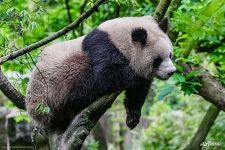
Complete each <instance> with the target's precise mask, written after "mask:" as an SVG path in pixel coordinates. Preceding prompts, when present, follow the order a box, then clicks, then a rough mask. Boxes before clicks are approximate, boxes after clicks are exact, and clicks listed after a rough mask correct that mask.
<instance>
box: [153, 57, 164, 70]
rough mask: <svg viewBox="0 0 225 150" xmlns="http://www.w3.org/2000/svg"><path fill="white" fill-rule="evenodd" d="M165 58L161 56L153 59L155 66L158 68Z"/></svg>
mask: <svg viewBox="0 0 225 150" xmlns="http://www.w3.org/2000/svg"><path fill="white" fill-rule="evenodd" d="M162 61H163V59H162V58H161V57H159V56H158V57H157V58H156V59H154V61H153V67H154V68H157V67H159V66H160V64H161V63H162Z"/></svg>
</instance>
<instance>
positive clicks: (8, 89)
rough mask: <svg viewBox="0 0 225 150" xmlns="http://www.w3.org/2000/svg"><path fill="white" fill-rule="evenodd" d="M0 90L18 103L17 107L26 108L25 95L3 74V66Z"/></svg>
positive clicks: (0, 76) (0, 72)
mask: <svg viewBox="0 0 225 150" xmlns="http://www.w3.org/2000/svg"><path fill="white" fill-rule="evenodd" d="M0 90H1V91H2V93H3V94H4V95H5V96H6V97H8V98H9V99H10V100H11V101H12V102H13V104H14V105H16V107H18V108H19V109H23V110H25V109H26V108H25V101H24V96H23V95H22V94H21V93H20V92H18V91H17V90H16V89H15V88H14V87H13V86H12V84H11V83H10V82H9V80H8V79H7V78H6V77H5V75H4V74H3V72H2V70H1V67H0Z"/></svg>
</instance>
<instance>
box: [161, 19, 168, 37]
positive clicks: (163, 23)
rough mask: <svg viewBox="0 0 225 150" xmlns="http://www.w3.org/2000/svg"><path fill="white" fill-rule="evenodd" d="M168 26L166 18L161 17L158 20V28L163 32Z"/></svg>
mask: <svg viewBox="0 0 225 150" xmlns="http://www.w3.org/2000/svg"><path fill="white" fill-rule="evenodd" d="M168 26H169V21H168V18H163V19H162V20H161V21H160V22H159V27H160V29H162V30H163V32H165V33H166V32H167V30H168Z"/></svg>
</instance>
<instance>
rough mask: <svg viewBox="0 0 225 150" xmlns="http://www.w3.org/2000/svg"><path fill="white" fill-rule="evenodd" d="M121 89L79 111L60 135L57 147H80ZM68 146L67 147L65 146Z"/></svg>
mask: <svg viewBox="0 0 225 150" xmlns="http://www.w3.org/2000/svg"><path fill="white" fill-rule="evenodd" d="M119 93H121V91H119V92H116V93H112V94H108V95H106V96H104V97H102V98H100V99H98V100H97V101H96V102H94V103H92V104H91V105H90V106H88V107H87V108H85V109H84V110H82V111H81V113H79V114H78V115H77V116H76V117H75V118H74V119H73V121H72V123H71V124H70V125H69V127H68V128H67V130H66V131H65V132H64V134H63V136H62V137H60V142H59V143H60V145H59V147H61V148H63V149H73V148H74V149H80V148H81V146H82V144H83V142H84V140H85V138H86V137H87V136H88V135H89V133H90V131H91V129H92V128H93V127H94V125H95V124H96V122H97V121H98V120H99V118H100V117H101V116H102V115H103V114H104V113H105V112H106V110H107V109H108V108H110V107H111V105H112V104H113V102H114V101H115V99H116V97H117V96H118V95H119ZM67 146H68V147H67Z"/></svg>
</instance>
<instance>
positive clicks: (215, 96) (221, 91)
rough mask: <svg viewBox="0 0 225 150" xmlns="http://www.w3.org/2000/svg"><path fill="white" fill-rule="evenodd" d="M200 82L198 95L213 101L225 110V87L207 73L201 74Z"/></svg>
mask: <svg viewBox="0 0 225 150" xmlns="http://www.w3.org/2000/svg"><path fill="white" fill-rule="evenodd" d="M201 84H202V87H201V89H200V90H199V95H201V96H202V97H203V98H204V99H205V100H207V101H209V102H210V103H213V104H214V105H215V106H217V107H218V108H219V109H222V110H223V111H225V88H224V87H223V86H222V84H221V83H220V82H218V81H217V80H216V79H214V78H213V77H212V76H211V75H209V74H208V73H205V74H204V75H203V76H202V78H201Z"/></svg>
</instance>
